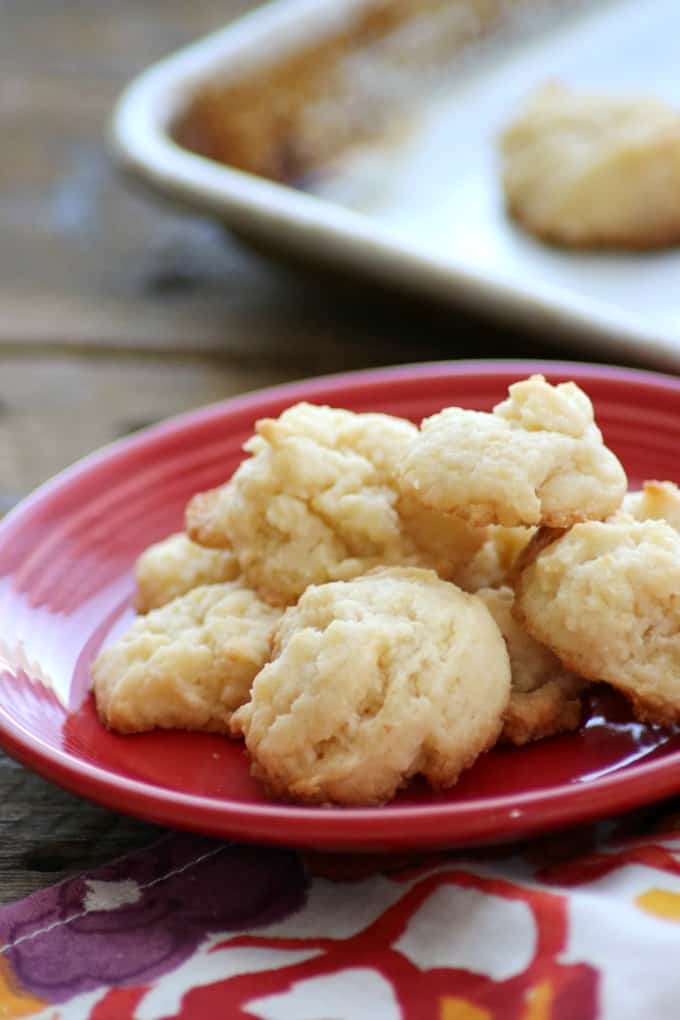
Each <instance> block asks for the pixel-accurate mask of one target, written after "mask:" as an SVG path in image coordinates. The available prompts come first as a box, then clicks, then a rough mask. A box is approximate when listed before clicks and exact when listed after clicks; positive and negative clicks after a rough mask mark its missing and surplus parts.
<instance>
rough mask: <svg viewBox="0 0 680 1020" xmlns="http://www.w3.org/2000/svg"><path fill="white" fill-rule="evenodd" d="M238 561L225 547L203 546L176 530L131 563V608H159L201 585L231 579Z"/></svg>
mask: <svg viewBox="0 0 680 1020" xmlns="http://www.w3.org/2000/svg"><path fill="white" fill-rule="evenodd" d="M238 575H239V565H238V560H237V559H236V557H235V556H234V554H233V552H230V551H229V550H228V549H206V548H205V547H204V546H202V545H197V544H196V542H192V541H191V539H190V538H189V537H188V536H187V535H185V534H184V532H180V533H179V534H176V535H170V536H169V537H168V538H164V539H163V540H162V541H161V542H156V543H155V545H151V546H149V548H148V549H146V550H145V551H144V552H143V553H142V555H141V556H140V557H139V559H138V560H137V563H136V564H135V581H136V583H137V590H136V593H135V609H136V610H137V612H138V613H148V612H149V610H151V609H159V608H160V606H164V605H165V604H166V603H167V602H172V600H173V599H176V598H178V597H179V596H180V595H186V593H187V592H188V591H191V590H192V589H193V588H198V587H199V585H201V584H220V583H221V582H222V581H233V580H234V579H235V578H236V577H238Z"/></svg>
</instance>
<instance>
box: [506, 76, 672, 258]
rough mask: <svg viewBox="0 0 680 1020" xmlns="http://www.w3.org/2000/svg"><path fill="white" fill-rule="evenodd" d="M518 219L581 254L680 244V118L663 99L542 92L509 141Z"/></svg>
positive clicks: (509, 179) (551, 88)
mask: <svg viewBox="0 0 680 1020" xmlns="http://www.w3.org/2000/svg"><path fill="white" fill-rule="evenodd" d="M500 150H501V158H502V178H503V188H504V191H505V200H506V206H507V209H508V212H509V214H510V215H511V216H512V217H513V218H514V219H515V220H517V222H518V223H520V224H521V225H522V226H523V227H524V228H525V229H526V230H528V231H530V232H531V233H533V234H535V235H536V236H537V237H539V238H542V239H543V240H546V241H549V242H553V243H556V244H560V245H567V246H573V247H583V248H590V247H614V248H616V247H619V248H655V247H662V246H664V245H670V244H677V243H678V242H679V241H680V113H678V112H677V111H676V110H674V109H672V108H671V107H669V106H666V105H665V104H664V103H661V102H658V101H656V100H655V99H644V98H637V99H635V98H633V99H631V98H612V97H607V96H601V95H590V94H586V93H580V92H577V91H573V90H572V89H569V88H566V87H564V86H561V85H557V84H553V85H548V86H544V87H543V88H541V89H540V90H539V91H538V92H537V93H536V94H535V95H534V96H533V97H531V99H530V100H529V102H528V104H527V105H526V107H525V109H524V110H523V111H522V112H521V113H520V114H519V116H518V117H517V118H516V120H514V122H513V123H512V124H510V126H509V127H508V129H507V130H506V131H505V132H504V134H503V136H502V138H501V142H500Z"/></svg>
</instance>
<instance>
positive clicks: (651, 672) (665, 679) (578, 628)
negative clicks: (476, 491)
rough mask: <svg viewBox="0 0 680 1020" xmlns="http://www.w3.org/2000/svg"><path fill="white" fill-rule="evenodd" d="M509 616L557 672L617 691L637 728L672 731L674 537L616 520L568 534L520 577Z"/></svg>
mask: <svg viewBox="0 0 680 1020" xmlns="http://www.w3.org/2000/svg"><path fill="white" fill-rule="evenodd" d="M516 610H517V612H518V613H519V615H520V618H521V619H522V621H523V623H524V625H525V626H526V628H527V630H528V631H529V632H530V634H531V635H532V636H533V637H534V638H535V639H536V640H537V641H540V642H541V643H543V644H545V645H547V646H548V647H549V648H551V649H552V650H553V651H554V652H555V654H556V655H557V656H558V657H559V658H560V660H561V661H562V663H563V665H564V666H565V667H566V668H567V669H570V670H572V671H573V672H575V673H578V674H579V675H581V676H583V677H586V678H588V679H590V680H596V681H597V680H599V681H605V682H606V683H608V684H611V685H612V686H613V687H616V688H618V689H619V690H620V691H621V692H622V693H623V694H624V695H626V697H627V698H629V699H630V701H631V702H632V704H633V707H634V710H635V713H636V715H637V717H638V718H639V719H642V720H646V721H649V722H656V723H662V724H666V723H668V724H670V723H675V722H679V721H680V534H678V532H676V531H675V530H674V529H673V528H672V527H671V526H670V524H667V523H666V522H665V521H659V520H649V521H636V520H634V519H633V518H631V517H626V516H624V515H620V516H619V517H618V518H617V519H615V520H611V521H607V522H588V523H585V524H577V525H575V526H574V527H573V528H572V529H571V530H570V531H568V532H567V533H566V534H564V535H563V536H562V537H558V538H557V539H556V541H554V542H552V543H551V544H549V545H547V546H546V547H545V548H544V549H543V550H542V551H540V552H539V553H538V555H537V556H536V557H535V559H534V560H533V562H532V563H531V564H530V565H529V566H528V567H527V568H526V570H524V571H523V572H522V574H521V576H520V579H519V582H518V585H517V602H516Z"/></svg>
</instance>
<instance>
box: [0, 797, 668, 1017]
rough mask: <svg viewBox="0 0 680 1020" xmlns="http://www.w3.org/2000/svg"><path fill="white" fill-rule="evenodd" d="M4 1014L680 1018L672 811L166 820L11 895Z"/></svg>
mask: <svg viewBox="0 0 680 1020" xmlns="http://www.w3.org/2000/svg"><path fill="white" fill-rule="evenodd" d="M0 944H1V948H0V1017H3V1018H8V1017H41V1018H44V1020H86V1018H87V1020H133V1018H134V1020H161V1018H163V1020H166V1018H170V1017H182V1018H186V1020H221V1018H226V1020H231V1018H239V1017H248V1018H251V1020H252V1018H261V1020H401V1018H403V1020H501V1018H502V1020H639V1018H641V1017H650V1018H655V1020H656V1018H674V1017H680V968H679V967H678V961H679V960H680V817H678V816H675V817H674V816H673V814H672V812H671V811H670V810H669V809H668V806H666V809H665V810H664V811H662V810H660V809H658V808H657V809H655V810H652V811H646V812H642V813H638V814H636V815H633V816H629V817H627V818H625V819H623V820H619V821H618V822H616V823H607V824H604V825H600V826H599V827H595V828H588V829H586V830H577V831H576V832H571V833H569V834H568V835H561V836H560V835H556V836H552V837H550V838H548V839H544V840H541V841H537V842H533V843H529V844H526V845H523V846H515V847H511V848H504V849H500V850H499V849H495V850H489V849H486V850H479V851H467V852H465V853H457V854H439V855H437V856H430V857H420V858H414V857H410V858H396V857H381V858H376V857H352V858H349V857H333V856H322V855H313V854H312V855H305V854H300V853H296V852H294V851H290V850H282V849H263V848H261V847H249V846H243V845H234V844H229V843H219V842H215V841H211V840H208V839H204V838H201V837H196V836H188V835H183V834H171V835H168V836H166V837H164V838H163V839H162V840H160V842H158V843H156V844H154V845H153V846H152V847H150V848H148V849H146V850H143V851H140V852H137V853H134V854H131V855H129V856H128V857H125V858H123V859H121V860H120V861H117V862H115V863H114V864H111V865H109V866H107V867H104V868H100V869H99V870H97V871H94V872H92V873H90V874H87V875H83V876H82V877H80V878H75V879H71V880H69V881H66V882H64V883H62V884H61V885H59V886H56V887H54V888H52V889H48V890H45V891H42V892H39V893H36V894H35V895H33V896H30V897H29V898H28V899H26V900H23V901H21V902H19V903H16V904H13V905H11V906H9V907H6V908H4V909H2V910H0Z"/></svg>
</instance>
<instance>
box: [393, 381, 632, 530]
mask: <svg viewBox="0 0 680 1020" xmlns="http://www.w3.org/2000/svg"><path fill="white" fill-rule="evenodd" d="M400 484H401V487H402V489H403V490H404V492H406V493H408V494H409V495H410V496H411V498H413V499H416V500H419V501H420V502H421V503H423V504H424V505H425V506H427V507H429V508H430V509H432V510H435V511H437V512H439V513H449V514H453V515H456V516H459V517H462V518H464V519H465V520H468V521H469V522H470V523H471V524H474V525H478V526H481V525H486V524H501V525H504V526H506V527H514V526H517V525H535V524H544V525H548V526H550V527H558V528H559V527H568V526H569V525H571V524H573V523H574V522H575V521H580V520H588V519H591V518H594V519H601V518H604V517H608V516H609V515H610V514H612V513H614V511H616V510H617V509H618V507H619V506H620V504H621V500H622V498H623V495H624V493H625V491H626V476H625V473H624V471H623V468H622V467H621V465H620V463H619V462H618V460H617V459H616V457H615V456H614V454H613V453H611V451H610V450H608V449H607V447H606V446H605V445H604V443H603V441H602V434H601V433H600V430H599V429H598V427H597V425H596V424H595V420H594V416H593V407H592V404H591V402H590V400H589V399H588V397H587V396H586V394H585V393H584V392H583V391H582V390H581V389H579V387H578V386H576V384H575V383H573V382H568V383H560V384H559V385H557V386H552V385H550V383H548V382H546V380H545V379H544V377H543V376H542V375H532V376H531V377H530V378H529V379H524V380H522V381H521V382H517V383H514V385H512V386H510V391H509V396H508V398H507V399H506V400H504V401H502V402H501V403H499V404H497V405H496V407H494V409H493V412H492V413H491V414H487V413H484V412H481V411H468V410H464V409H462V408H459V407H448V408H445V409H444V410H443V411H440V412H439V414H435V415H433V416H432V417H431V418H426V419H425V421H423V423H422V425H421V429H420V433H419V435H418V437H417V438H416V439H415V440H414V441H413V443H412V444H411V446H410V449H409V452H408V454H407V456H406V459H405V462H404V464H403V467H402V470H401V472H400Z"/></svg>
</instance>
